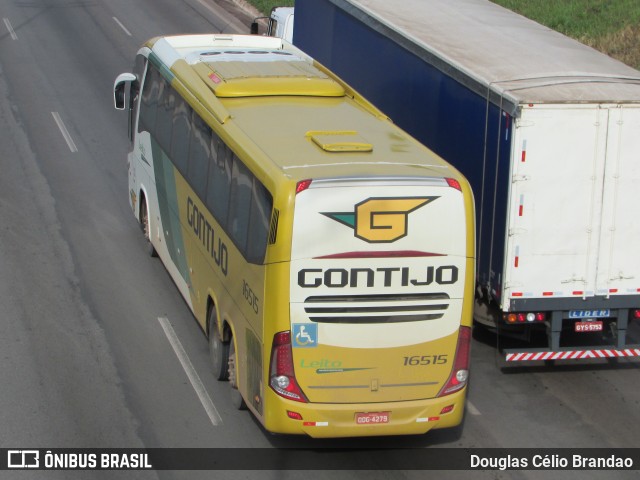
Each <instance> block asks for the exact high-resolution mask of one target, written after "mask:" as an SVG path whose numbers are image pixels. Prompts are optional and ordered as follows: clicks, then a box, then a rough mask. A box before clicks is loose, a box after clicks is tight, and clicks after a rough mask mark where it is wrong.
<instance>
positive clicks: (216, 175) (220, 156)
mask: <svg viewBox="0 0 640 480" xmlns="http://www.w3.org/2000/svg"><path fill="white" fill-rule="evenodd" d="M212 137H213V138H212V141H211V145H212V147H211V161H210V163H209V181H208V182H207V198H206V200H205V203H206V204H207V207H208V208H209V210H211V213H212V214H213V216H214V217H215V218H216V220H218V223H220V225H221V226H222V228H225V229H226V228H227V214H228V212H229V190H230V188H231V150H230V149H229V147H227V146H226V145H225V144H224V143H223V142H222V141H221V140H220V138H218V136H217V135H216V134H215V133H213V134H212Z"/></svg>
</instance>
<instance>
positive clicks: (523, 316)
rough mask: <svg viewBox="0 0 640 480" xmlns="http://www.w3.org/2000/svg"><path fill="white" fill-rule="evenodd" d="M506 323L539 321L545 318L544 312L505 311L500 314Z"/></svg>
mask: <svg viewBox="0 0 640 480" xmlns="http://www.w3.org/2000/svg"><path fill="white" fill-rule="evenodd" d="M502 317H503V318H504V320H505V322H507V323H512V324H514V323H539V322H544V321H545V320H546V319H547V315H546V314H545V313H544V312H527V313H523V312H520V313H505V314H504V315H503V316H502Z"/></svg>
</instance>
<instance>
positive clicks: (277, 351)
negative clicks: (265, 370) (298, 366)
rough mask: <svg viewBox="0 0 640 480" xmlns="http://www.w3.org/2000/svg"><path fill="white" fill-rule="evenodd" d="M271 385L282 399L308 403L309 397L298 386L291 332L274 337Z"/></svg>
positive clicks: (270, 375) (270, 373) (270, 374)
mask: <svg viewBox="0 0 640 480" xmlns="http://www.w3.org/2000/svg"><path fill="white" fill-rule="evenodd" d="M269 385H270V386H271V388H273V390H274V391H275V392H276V393H277V394H278V395H280V396H281V397H284V398H288V399H290V400H295V401H297V402H304V403H307V402H308V400H307V397H305V396H304V393H302V390H301V389H300V387H299V386H298V382H297V381H296V376H295V373H294V371H293V352H292V351H291V332H290V331H286V332H280V333H276V334H275V335H274V336H273V347H272V349H271V368H270V371H269Z"/></svg>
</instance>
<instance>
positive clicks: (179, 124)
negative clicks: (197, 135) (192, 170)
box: [169, 88, 191, 177]
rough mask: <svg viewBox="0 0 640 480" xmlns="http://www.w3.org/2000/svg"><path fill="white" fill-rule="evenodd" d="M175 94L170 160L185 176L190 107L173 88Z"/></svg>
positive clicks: (189, 134)
mask: <svg viewBox="0 0 640 480" xmlns="http://www.w3.org/2000/svg"><path fill="white" fill-rule="evenodd" d="M171 93H172V95H174V96H175V100H174V110H173V121H172V124H173V128H172V133H171V154H170V155H169V156H170V157H171V161H172V162H173V164H174V165H175V166H176V168H177V169H178V170H179V171H180V172H181V173H182V174H183V175H184V176H185V177H186V176H187V175H186V174H187V159H188V156H189V138H190V136H191V107H190V106H189V105H187V102H185V101H184V99H183V98H182V97H180V96H179V95H178V94H177V93H176V92H175V90H173V88H172V89H171Z"/></svg>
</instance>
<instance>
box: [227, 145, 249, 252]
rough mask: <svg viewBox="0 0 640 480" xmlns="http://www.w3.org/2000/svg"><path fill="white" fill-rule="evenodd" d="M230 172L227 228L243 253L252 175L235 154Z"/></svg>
mask: <svg viewBox="0 0 640 480" xmlns="http://www.w3.org/2000/svg"><path fill="white" fill-rule="evenodd" d="M231 172H232V173H231V196H230V199H229V218H228V225H227V228H228V231H229V233H230V235H231V238H232V239H233V240H234V242H235V244H236V245H237V246H238V247H239V248H240V251H241V252H243V253H245V252H246V250H247V238H248V236H249V216H250V214H251V189H252V183H253V182H252V175H251V173H249V170H248V169H247V167H245V166H244V164H243V163H242V162H241V161H240V160H238V158H237V157H236V156H235V155H234V157H233V167H232V170H231Z"/></svg>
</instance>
